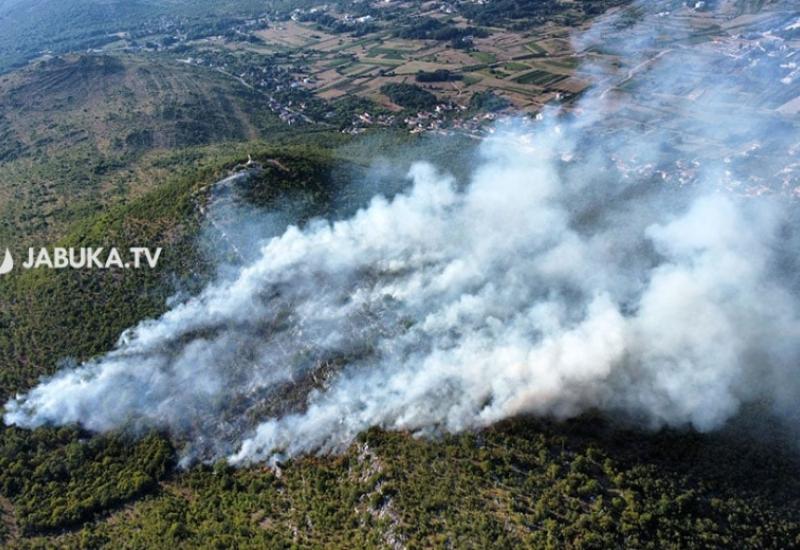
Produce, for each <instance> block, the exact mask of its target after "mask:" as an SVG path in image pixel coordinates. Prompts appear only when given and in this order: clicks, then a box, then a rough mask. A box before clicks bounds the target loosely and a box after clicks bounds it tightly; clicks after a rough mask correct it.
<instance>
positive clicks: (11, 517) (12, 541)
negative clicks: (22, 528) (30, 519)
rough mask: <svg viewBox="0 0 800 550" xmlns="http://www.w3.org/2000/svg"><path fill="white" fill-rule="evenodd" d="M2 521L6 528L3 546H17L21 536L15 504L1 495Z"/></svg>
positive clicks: (0, 518)
mask: <svg viewBox="0 0 800 550" xmlns="http://www.w3.org/2000/svg"><path fill="white" fill-rule="evenodd" d="M0 521H2V523H3V526H4V527H5V530H6V535H5V538H4V539H3V546H4V547H7V548H14V547H16V546H17V543H18V542H19V538H20V532H19V525H17V516H16V514H14V505H13V504H11V501H10V500H8V499H7V498H4V497H0Z"/></svg>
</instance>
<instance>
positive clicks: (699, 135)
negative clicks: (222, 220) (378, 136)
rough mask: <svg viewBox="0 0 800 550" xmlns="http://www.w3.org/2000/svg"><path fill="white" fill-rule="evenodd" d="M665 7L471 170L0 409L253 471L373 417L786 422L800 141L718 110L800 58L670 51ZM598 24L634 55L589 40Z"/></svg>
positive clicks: (710, 424)
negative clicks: (578, 93)
mask: <svg viewBox="0 0 800 550" xmlns="http://www.w3.org/2000/svg"><path fill="white" fill-rule="evenodd" d="M667 21H673V23H674V20H671V19H670V16H669V15H668V14H667V15H665V14H664V13H663V12H658V13H657V12H652V11H651V12H650V13H645V14H640V18H639V19H637V20H635V21H633V22H631V23H629V24H626V25H622V24H620V18H619V16H615V17H614V18H612V19H611V20H609V21H604V22H601V23H600V24H599V25H597V26H596V27H595V28H594V29H593V30H591V31H589V33H587V34H586V35H583V36H582V37H581V38H580V40H576V46H575V47H576V48H578V49H579V50H580V51H583V52H586V53H585V58H586V63H585V65H584V68H583V69H582V70H581V74H582V77H583V78H591V79H592V81H593V88H592V89H591V91H589V92H588V93H587V94H586V97H585V98H584V99H583V100H582V101H581V102H580V103H579V104H578V109H577V110H575V111H574V112H573V113H571V114H566V113H563V112H559V111H557V110H551V111H547V112H546V113H545V116H544V117H542V120H539V121H537V122H535V123H531V122H526V121H512V122H509V123H506V124H501V125H499V126H498V128H497V131H496V132H495V133H494V135H493V136H492V137H490V138H487V139H485V140H484V142H483V143H482V144H481V146H480V148H479V154H480V158H479V161H478V163H477V168H476V169H475V170H474V172H473V173H472V175H471V176H470V177H469V178H468V180H466V181H457V180H456V179H455V178H454V177H452V176H449V175H448V174H447V172H446V171H443V170H441V169H440V168H437V167H435V166H433V165H430V164H427V163H416V164H414V166H413V167H412V168H411V170H410V172H409V174H408V178H409V185H408V187H407V188H406V189H405V190H404V191H402V192H400V193H398V194H395V195H394V196H392V198H386V197H384V196H381V195H377V196H375V197H374V198H373V199H372V200H371V201H370V202H369V204H368V205H367V206H365V207H364V208H362V209H360V210H359V211H358V212H357V213H355V214H354V215H352V216H351V217H349V218H346V219H341V220H338V221H335V222H331V221H326V220H322V219H320V220H315V221H313V222H311V223H309V224H308V225H306V226H304V227H302V228H300V227H297V226H289V227H287V228H286V229H285V231H283V232H282V233H281V234H280V235H279V236H276V237H274V238H271V239H270V240H268V241H266V242H265V243H264V244H263V246H262V247H261V249H260V252H259V254H257V255H256V256H257V257H256V258H255V259H253V260H252V261H248V262H247V264H246V265H245V266H244V267H242V268H241V269H240V270H239V271H238V273H236V275H235V276H234V277H232V278H225V279H224V280H220V281H218V282H216V283H214V284H211V285H210V286H208V288H206V289H205V290H204V291H203V292H202V293H200V294H199V295H198V296H195V297H193V298H191V299H189V300H187V301H185V302H184V303H182V304H180V305H177V306H176V307H174V308H173V309H171V310H170V311H168V312H167V313H166V314H164V315H163V316H162V317H160V318H158V319H153V320H147V321H144V322H142V323H141V324H139V325H138V326H136V327H133V328H131V329H130V330H128V331H127V332H126V333H124V334H123V335H122V336H121V338H120V340H119V343H118V344H117V346H116V348H115V349H114V350H113V351H111V352H110V353H108V354H107V355H104V356H102V357H98V358H96V359H94V360H91V361H89V362H87V363H85V364H82V365H78V366H75V367H73V368H68V369H65V370H62V371H61V372H59V373H58V374H56V375H55V376H53V377H52V378H49V379H47V380H44V381H42V383H41V384H40V385H38V386H37V387H35V388H33V389H32V390H30V391H29V392H28V393H27V394H25V395H20V396H18V397H17V398H16V399H14V400H12V401H10V402H9V403H7V404H6V413H5V421H6V423H8V424H14V425H18V426H23V427H29V428H33V427H36V426H40V425H43V424H59V425H61V424H71V423H78V424H81V425H82V426H84V427H85V428H87V429H89V430H93V431H100V432H102V431H107V430H113V429H118V428H120V427H125V426H132V425H134V426H135V425H146V426H156V427H160V428H164V429H167V430H169V431H170V432H171V433H173V434H174V435H175V437H176V438H177V439H178V440H180V441H182V442H183V443H184V446H185V450H184V453H185V456H187V457H203V458H216V457H228V458H229V460H230V461H231V462H233V463H237V464H241V463H250V462H254V461H270V460H276V459H280V458H282V457H285V456H293V455H297V454H298V453H305V452H329V451H336V450H340V449H342V448H344V447H346V446H347V445H348V444H349V443H350V442H351V441H352V440H353V438H354V437H355V436H356V435H357V434H358V433H359V432H361V431H363V430H365V429H367V428H369V427H371V426H381V427H384V428H388V429H401V430H410V431H412V432H414V433H418V434H423V435H424V434H433V433H437V432H442V431H448V432H457V431H461V430H467V429H474V428H480V427H483V426H487V425H491V424H492V423H495V422H497V421H499V420H502V419H504V418H509V417H513V416H515V415H520V414H540V415H548V416H554V417H556V418H568V417H572V416H575V415H578V414H581V413H583V412H585V411H589V410H599V411H602V412H604V413H606V414H614V415H621V416H624V417H625V418H627V419H630V420H633V421H636V422H638V423H640V424H641V425H644V426H648V427H659V426H675V427H693V428H695V429H697V430H702V431H706V430H713V429H716V428H719V427H720V426H722V425H723V424H724V423H725V422H726V421H728V420H729V419H730V418H731V417H733V416H734V415H736V414H737V412H738V411H739V410H740V409H741V408H742V407H743V406H744V405H746V404H749V403H762V404H768V405H769V406H770V407H771V408H772V409H773V410H774V411H775V412H776V414H779V415H784V416H785V415H792V414H794V413H795V407H796V403H797V399H798V398H800V378H798V377H797V376H796V373H797V368H798V365H800V345H798V342H800V298H799V296H800V289H799V288H798V280H797V275H796V273H797V269H796V268H797V262H796V258H795V256H796V251H797V250H798V248H797V245H798V239H797V237H796V230H795V229H794V227H795V226H796V224H795V223H793V221H792V220H793V218H795V217H796V216H794V214H793V208H795V206H794V205H793V202H792V200H791V199H790V197H789V195H790V194H791V192H792V189H793V187H794V186H796V185H798V181H797V176H796V174H795V172H794V170H795V168H796V166H800V164H798V163H797V154H798V150H800V147H798V145H797V143H795V141H796V137H793V136H796V133H793V132H792V127H791V125H790V123H789V122H787V121H786V119H785V118H782V117H783V115H780V114H776V113H774V112H773V110H769V109H767V110H766V112H765V109H753V110H748V109H746V108H745V107H744V105H743V104H741V102H736V105H737V108H736V110H735V111H734V110H731V108H730V107H731V105H732V102H734V101H735V94H736V93H739V92H740V91H742V90H745V89H746V88H747V86H751V85H752V83H753V82H760V83H761V86H762V87H763V86H766V85H773V84H772V82H773V81H772V80H771V79H772V78H775V79H777V80H775V82H779V81H780V78H785V77H786V74H785V70H784V68H782V64H783V57H782V56H786V55H788V53H789V52H788V51H786V50H785V49H781V48H784V46H785V44H777V45H771V46H769V47H768V48H765V47H764V44H765V43H767V42H766V39H765V41H764V42H762V44H761V46H760V47H761V50H758V49H757V48H755V47H753V48H752V50H746V51H742V50H741V48H739V49H737V50H736V56H735V57H731V56H728V55H727V53H726V52H725V51H722V52H721V53H720V52H719V51H718V49H719V48H724V47H727V46H726V44H725V43H724V42H723V43H721V44H719V43H707V44H697V45H695V46H694V47H692V48H688V47H681V46H678V45H676V46H672V47H663V46H662V45H660V44H658V43H655V42H653V41H654V40H655V38H653V37H654V36H657V33H653V32H652V29H653V28H656V27H657V26H659V25H662V24H665V23H664V22H667ZM670 24H672V23H670ZM609 29H610V30H609ZM609 32H613V33H615V36H616V37H618V39H617V40H614V41H613V42H614V45H615V51H614V52H613V54H608V55H614V56H618V57H619V59H622V67H621V68H615V67H611V66H610V64H609V63H608V62H607V61H608V58H603V56H602V55H600V54H597V53H596V51H597V49H596V44H597V43H598V42H602V41H603V40H607V39H608V35H607V34H606V33H609ZM676 32H677V31H676ZM687 32H688V31H687ZM772 40H773V38H769V41H772ZM774 40H780V38H779V37H777V36H775V37H774ZM648 48H649V49H648ZM658 48H661V49H660V50H658V51H665V50H669V52H668V53H662V54H659V55H647V53H646V52H650V53H652V52H653V51H655V50H656V49H658ZM715 48H716V49H715ZM593 52H594V53H593ZM715 53H716V54H719V56H718V57H713V56H712V54H715ZM772 53H774V54H775V55H774V56H771V54H772ZM604 59H605V60H604ZM643 59H644V60H646V61H642V60H643ZM709 59H714V60H715V61H713V63H712V62H710V61H709ZM720 59H721V61H720ZM753 60H756V61H757V62H755V63H754V61H753ZM643 62H644V63H646V65H645V66H642V65H641V63H643ZM612 65H613V64H612ZM781 71H783V72H781ZM765 75H769V77H770V82H769V83H765V82H763V81H762V79H763V78H765ZM634 76H635V80H636V82H637V85H636V86H633V85H631V86H630V87H628V88H626V86H625V84H626V83H627V82H628V81H629V80H630V79H631V78H632V77H634ZM786 86H791V83H790V84H786ZM741 93H745V92H741ZM747 93H748V94H752V93H753V92H747ZM665 113H666V114H665ZM634 120H635V122H634ZM793 140H794V141H793ZM767 188H769V190H770V192H769V193H765V192H764V191H765V190H766V189H767ZM753 195H764V196H758V197H756V196H753Z"/></svg>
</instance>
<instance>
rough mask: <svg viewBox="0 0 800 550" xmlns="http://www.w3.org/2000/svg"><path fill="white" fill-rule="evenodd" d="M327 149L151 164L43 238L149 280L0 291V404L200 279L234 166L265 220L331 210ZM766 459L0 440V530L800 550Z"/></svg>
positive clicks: (265, 542) (694, 450) (27, 536)
mask: <svg viewBox="0 0 800 550" xmlns="http://www.w3.org/2000/svg"><path fill="white" fill-rule="evenodd" d="M331 138H333V136H330V137H326V136H325V135H320V136H319V139H315V138H313V136H306V137H304V138H303V139H302V141H303V142H304V145H302V146H299V145H291V144H290V143H288V141H291V140H288V141H287V142H286V143H285V144H277V145H271V144H264V143H262V144H258V143H249V144H242V145H239V146H237V147H233V148H226V149H224V150H221V149H218V148H215V147H213V146H212V147H204V148H195V149H191V150H189V151H187V152H184V157H183V158H191V159H193V160H192V161H191V162H188V161H186V160H184V161H181V160H180V159H181V157H164V158H163V159H162V161H163V162H166V163H170V165H171V166H173V168H174V169H173V174H172V176H171V177H169V178H168V179H166V180H165V181H164V182H163V184H162V185H160V186H158V187H157V188H155V189H153V190H151V191H148V192H147V193H145V194H144V195H142V196H141V197H140V198H138V199H135V200H133V201H132V202H131V203H130V204H128V205H119V206H117V207H114V208H112V209H110V210H107V211H105V212H103V213H100V214H97V215H94V216H92V217H89V218H88V219H86V220H85V221H83V222H81V223H78V224H75V225H73V226H72V227H71V228H70V229H69V230H68V231H67V232H66V233H65V235H64V237H63V239H62V241H61V243H62V244H64V245H78V244H81V243H92V244H95V245H96V244H97V242H100V243H105V242H114V243H115V245H116V246H125V245H127V244H128V243H133V242H148V243H152V244H151V245H152V246H165V250H166V252H165V254H166V255H165V258H164V263H163V264H162V266H161V268H160V269H159V270H158V271H157V272H150V271H136V272H125V273H124V274H122V275H120V274H113V273H110V272H105V273H104V272H89V273H80V272H70V271H64V272H56V271H42V272H26V273H24V274H22V275H17V276H13V277H11V278H7V279H3V280H2V281H0V296H2V297H3V299H4V301H5V304H4V306H5V307H3V308H2V311H3V316H2V319H1V320H0V324H2V326H3V327H4V330H3V332H2V333H0V334H1V335H2V337H0V353H2V355H0V357H1V358H2V359H0V361H1V362H2V364H3V365H4V369H3V371H2V378H0V381H1V382H0V384H1V385H2V394H3V395H4V396H9V395H11V394H12V393H13V392H15V391H19V390H21V389H24V388H26V387H28V386H30V385H31V384H33V383H34V380H35V378H36V376H38V375H39V374H45V373H49V372H52V371H53V370H54V369H55V368H56V366H57V364H58V361H59V360H60V359H62V358H64V357H66V356H72V357H74V358H76V359H78V360H81V359H85V358H87V357H91V356H93V355H95V354H97V353H101V352H102V351H104V350H107V349H109V347H110V346H111V345H113V342H114V340H115V338H116V335H117V334H119V332H120V331H121V330H122V329H124V328H126V327H127V326H130V325H131V324H134V323H135V322H136V321H138V320H139V319H142V318H144V317H148V316H153V315H157V314H158V313H159V312H160V311H162V310H163V307H164V299H165V298H166V296H167V295H168V294H169V293H170V292H172V291H173V290H175V286H174V281H176V280H178V281H181V283H180V285H181V286H182V289H183V290H187V291H190V292H191V291H192V288H198V286H199V285H200V284H202V281H203V280H204V279H205V278H207V277H208V276H210V274H211V273H212V272H213V266H211V265H209V264H206V263H204V261H203V257H202V255H200V254H199V252H198V248H197V243H198V241H197V240H196V236H197V235H198V231H199V229H200V227H201V219H200V218H199V216H198V209H197V204H198V201H202V200H203V190H204V189H207V184H208V183H209V182H212V181H215V179H217V178H219V177H221V176H223V175H225V174H226V172H227V170H229V169H231V168H232V167H233V166H235V165H236V164H238V163H241V162H242V161H243V160H244V159H245V158H246V154H252V155H253V156H254V158H255V160H257V161H260V162H262V163H264V164H265V166H271V167H272V169H267V170H266V171H265V173H264V175H263V177H261V178H259V179H258V180H256V182H255V184H254V185H253V186H252V187H251V188H250V189H249V190H248V193H247V196H248V197H249V200H251V201H252V202H254V203H256V204H259V205H260V206H262V207H266V208H271V207H274V206H276V205H278V204H280V202H281V201H282V199H284V198H285V197H293V199H292V200H293V201H296V200H298V199H299V200H301V201H303V202H304V203H305V204H307V206H308V209H307V210H306V212H307V214H306V216H307V215H313V214H315V213H319V212H324V211H325V210H326V209H328V208H330V205H331V199H332V198H333V197H334V196H335V195H336V194H337V193H336V190H337V189H338V188H339V186H340V185H341V183H343V182H342V181H341V180H339V179H338V177H337V175H336V174H337V173H338V171H337V167H338V166H340V164H341V161H340V160H337V158H336V154H335V152H334V151H333V150H330V149H326V148H320V146H319V145H314V143H315V142H316V143H320V142H325V141H328V142H330V139H331ZM337 139H338V138H337ZM245 151H246V152H247V153H245ZM350 151H351V152H352V150H350ZM350 157H351V158H357V157H354V156H353V155H350ZM301 217H302V216H301ZM173 275H176V276H177V277H173ZM779 449H780V447H776V446H775V445H773V444H766V443H763V444H762V443H756V442H753V441H748V440H743V439H742V438H741V436H731V435H726V434H722V435H718V436H713V437H711V436H697V435H693V434H688V433H674V432H663V433H660V434H653V435H647V434H641V433H635V432H630V431H627V430H625V429H623V428H620V427H615V426H613V425H610V424H608V422H607V421H604V420H601V419H593V418H590V417H586V418H582V419H579V420H577V421H573V422H570V423H566V424H563V423H561V424H552V423H548V422H542V421H538V420H534V419H528V418H519V419H516V420H513V421H509V422H506V423H504V424H502V425H499V426H497V427H495V428H492V429H489V430H485V431H482V432H479V433H475V434H463V435H459V436H447V437H444V438H442V439H439V440H433V441H428V440H418V439H414V438H412V437H411V436H410V435H408V434H404V433H386V432H382V431H380V430H372V431H370V432H368V433H366V434H363V435H362V437H361V438H360V439H359V441H358V442H356V443H354V444H353V446H352V447H351V448H350V449H349V450H348V451H347V452H346V453H344V454H343V455H341V456H333V457H306V458H301V459H297V460H294V461H292V462H290V463H286V464H282V465H281V468H280V469H279V470H274V471H273V470H268V469H264V468H258V467H255V468H247V469H241V470H234V469H231V468H229V467H228V466H226V465H225V464H223V463H219V464H215V465H207V466H196V467H193V468H192V469H190V470H188V471H182V470H179V469H176V467H175V459H176V457H175V452H174V451H173V449H172V446H171V444H170V442H169V440H168V439H167V438H166V435H164V434H157V433H151V434H139V435H138V437H135V438H132V436H131V435H129V434H108V435H104V436H91V435H90V434H86V433H82V432H81V431H80V430H78V429H58V430H56V429H50V428H41V429H38V430H35V431H32V432H29V431H23V430H18V429H11V428H3V430H2V432H0V472H2V473H1V474H0V491H1V492H2V495H3V497H4V498H6V499H8V503H9V507H8V509H7V511H6V512H4V515H3V521H2V522H0V524H1V525H4V526H5V527H3V529H4V536H5V537H6V542H7V543H8V544H9V545H11V546H18V547H45V546H48V545H52V544H58V545H63V546H68V547H85V548H96V547H98V546H119V545H123V546H125V547H129V548H153V547H166V546H176V547H181V548H195V547H216V548H231V547H241V548H263V547H292V546H298V545H299V546H313V547H336V546H343V545H346V546H350V547H354V546H355V547H387V546H395V547H408V548H422V547H431V546H433V547H459V548H462V547H467V548H508V547H510V546H514V545H521V546H527V547H532V548H542V547H545V548H563V547H574V548H607V547H646V548H647V547H649V548H662V547H664V546H675V547H685V546H730V545H737V544H738V545H746V546H754V547H789V546H792V545H796V544H798V543H800V538H798V537H800V518H798V512H797V511H798V510H799V509H800V502H798V495H800V487H798V481H797V479H796V476H794V473H795V472H796V469H797V466H798V461H797V460H796V455H795V454H793V452H791V451H790V450H779Z"/></svg>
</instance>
